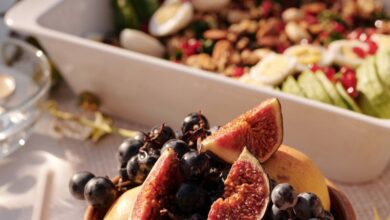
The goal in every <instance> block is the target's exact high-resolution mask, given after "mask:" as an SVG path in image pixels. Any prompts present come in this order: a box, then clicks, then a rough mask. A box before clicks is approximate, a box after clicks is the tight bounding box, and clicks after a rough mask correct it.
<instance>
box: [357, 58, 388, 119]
mask: <svg viewBox="0 0 390 220" xmlns="http://www.w3.org/2000/svg"><path fill="white" fill-rule="evenodd" d="M356 73H357V80H358V83H357V89H358V91H359V92H361V94H362V95H363V97H364V99H366V100H367V105H368V106H362V108H363V109H370V110H373V111H374V112H375V113H376V115H378V116H379V117H380V118H390V92H389V91H388V90H387V88H386V87H385V86H384V85H383V84H382V82H381V81H380V79H379V76H378V73H377V70H376V66H375V59H374V57H369V58H367V59H366V60H365V61H364V62H363V63H362V65H361V66H360V67H359V68H358V69H357V72H356ZM363 103H366V102H363ZM363 103H362V104H363ZM364 105H366V104H364ZM369 113H370V112H367V114H369Z"/></svg>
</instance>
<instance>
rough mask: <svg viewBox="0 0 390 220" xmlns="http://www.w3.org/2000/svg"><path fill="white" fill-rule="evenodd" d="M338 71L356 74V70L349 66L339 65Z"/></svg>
mask: <svg viewBox="0 0 390 220" xmlns="http://www.w3.org/2000/svg"><path fill="white" fill-rule="evenodd" d="M340 72H341V73H342V74H343V75H344V74H356V72H355V70H354V69H352V68H349V67H347V66H343V67H341V69H340Z"/></svg>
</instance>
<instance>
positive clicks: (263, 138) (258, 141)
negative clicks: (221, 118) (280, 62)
mask: <svg viewBox="0 0 390 220" xmlns="http://www.w3.org/2000/svg"><path fill="white" fill-rule="evenodd" d="M282 140H283V122H282V113H281V106H280V103H279V100H278V99H276V98H273V99H268V100H266V101H264V102H262V103H261V104H260V105H258V106H256V107H255V108H253V109H251V110H249V111H248V112H246V113H244V114H242V115H240V116H238V117H237V118H236V119H234V120H233V121H231V122H229V123H227V124H226V125H224V126H222V127H221V128H220V129H219V130H218V131H217V132H215V133H213V134H212V135H211V136H208V137H207V138H206V139H205V140H203V141H202V143H201V145H200V151H201V152H206V151H211V152H212V153H213V154H215V155H217V156H218V157H220V158H221V159H223V160H224V161H226V162H229V163H233V162H234V161H235V160H236V159H237V158H238V156H239V155H240V153H241V152H242V150H243V148H244V146H245V147H247V148H248V150H249V151H250V152H251V153H252V154H253V155H254V156H255V157H256V158H257V159H258V160H259V161H260V162H261V163H262V162H265V161H266V160H267V159H268V158H270V157H271V156H272V154H273V153H274V152H275V151H276V150H277V149H278V148H279V146H280V145H281V143H282Z"/></svg>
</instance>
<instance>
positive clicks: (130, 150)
mask: <svg viewBox="0 0 390 220" xmlns="http://www.w3.org/2000/svg"><path fill="white" fill-rule="evenodd" d="M143 145H144V142H143V141H140V140H137V139H126V140H124V141H123V142H122V144H121V145H119V150H118V159H119V162H120V163H121V164H126V163H127V161H129V160H130V158H131V157H133V156H135V155H137V154H138V151H139V149H140V148H141V147H142V146H143Z"/></svg>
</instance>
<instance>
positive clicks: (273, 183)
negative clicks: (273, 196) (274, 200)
mask: <svg viewBox="0 0 390 220" xmlns="http://www.w3.org/2000/svg"><path fill="white" fill-rule="evenodd" d="M268 179H269V190H270V191H271V192H272V190H274V188H275V186H276V185H278V184H277V183H276V181H275V180H274V179H272V178H271V177H269V176H268Z"/></svg>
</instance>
